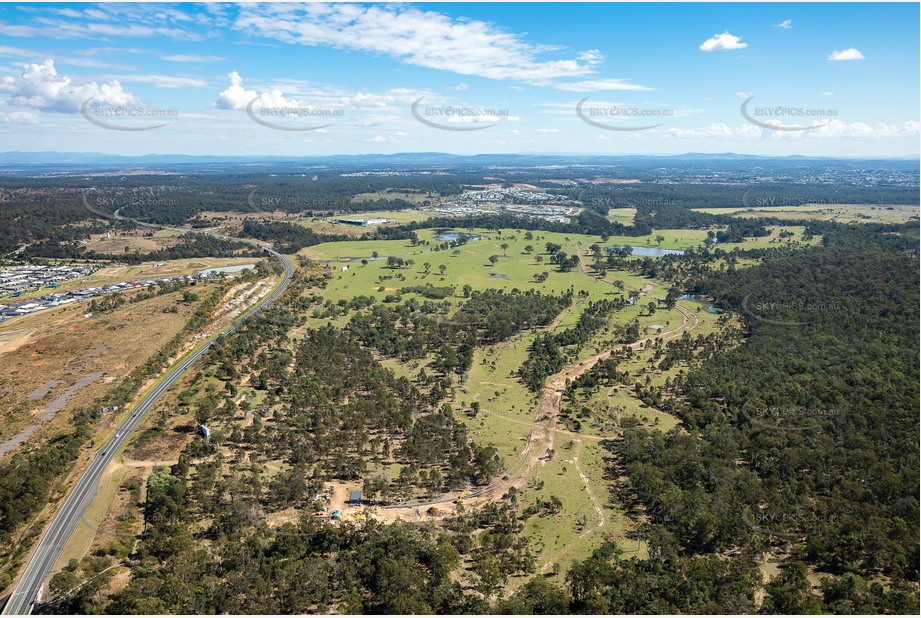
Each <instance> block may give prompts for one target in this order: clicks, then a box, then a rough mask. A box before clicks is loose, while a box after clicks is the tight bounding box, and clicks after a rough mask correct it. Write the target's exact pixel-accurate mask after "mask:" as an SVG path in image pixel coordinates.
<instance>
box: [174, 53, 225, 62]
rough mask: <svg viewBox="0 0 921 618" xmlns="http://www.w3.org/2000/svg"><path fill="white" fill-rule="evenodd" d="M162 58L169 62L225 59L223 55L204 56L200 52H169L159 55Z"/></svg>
mask: <svg viewBox="0 0 921 618" xmlns="http://www.w3.org/2000/svg"><path fill="white" fill-rule="evenodd" d="M160 58H161V59H162V60H168V61H169V62H220V61H221V60H227V58H224V57H223V56H206V55H200V54H171V55H168V56H160Z"/></svg>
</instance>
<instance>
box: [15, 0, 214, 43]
mask: <svg viewBox="0 0 921 618" xmlns="http://www.w3.org/2000/svg"><path fill="white" fill-rule="evenodd" d="M48 13H49V15H53V16H49V15H43V16H39V17H36V18H35V19H34V21H33V22H32V23H31V24H11V23H9V22H5V21H0V35H5V36H14V37H36V38H45V39H94V40H99V39H102V38H107V37H158V38H168V39H173V40H185V41H197V40H202V39H204V37H205V35H204V34H203V33H201V32H198V31H196V30H195V29H193V28H190V27H189V26H190V25H191V24H192V23H198V24H199V25H200V26H204V27H209V26H214V25H216V24H217V23H219V20H218V19H217V18H215V16H214V15H206V14H199V13H193V12H189V11H183V10H181V9H179V8H177V7H171V6H167V5H162V4H161V5H154V4H131V3H109V4H103V5H96V6H93V7H86V8H82V7H81V8H80V9H79V10H77V9H59V10H50V11H49V12H48ZM152 24H153V25H152Z"/></svg>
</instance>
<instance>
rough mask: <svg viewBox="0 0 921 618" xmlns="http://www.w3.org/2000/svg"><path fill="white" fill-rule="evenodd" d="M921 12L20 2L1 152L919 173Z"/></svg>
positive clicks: (9, 52)
mask: <svg viewBox="0 0 921 618" xmlns="http://www.w3.org/2000/svg"><path fill="white" fill-rule="evenodd" d="M918 23H919V5H918V4H917V3H901V4H896V3H891V4H883V3H866V4H864V3H848V4H828V3H799V4H780V3H778V4H762V3H758V4H754V3H744V4H741V3H740V4H726V3H714V4H693V3H683V4H657V3H635V4H634V3H611V4H596V3H591V4H589V3H585V4H571V3H567V4H563V3H533V4H524V3H509V4H494V3H476V4H464V3H402V4H369V3H334V4H320V3H310V4H287V3H285V4H282V3H272V4H248V3H244V4H223V3H222V4H201V5H198V4H140V3H138V4H132V3H129V4H68V3H55V4H45V3H36V4H3V5H0V152H2V151H14V150H21V151H46V150H47V151H61V152H101V153H109V154H122V155H142V154H152V153H158V154H190V155H202V154H209V155H234V156H237V155H239V156H263V155H286V156H290V155H293V156H325V155H332V154H372V153H373V154H377V153H384V154H387V153H396V152H448V153H455V154H484V153H555V154H563V153H580V154H681V153H687V152H705V153H722V152H735V153H744V154H755V155H777V156H783V155H803V156H840V157H904V156H911V157H918V156H919V122H918V118H919V108H921V96H919V77H918V76H919V29H918Z"/></svg>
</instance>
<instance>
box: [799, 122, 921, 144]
mask: <svg viewBox="0 0 921 618" xmlns="http://www.w3.org/2000/svg"><path fill="white" fill-rule="evenodd" d="M918 126H919V124H918V122H917V121H915V120H912V121H908V122H905V123H902V124H901V125H894V124H887V123H885V122H881V123H879V124H877V125H869V124H867V123H865V122H842V121H841V120H831V121H829V122H828V123H827V124H824V125H822V126H820V127H818V128H816V129H813V130H812V131H806V132H805V133H806V134H807V135H805V136H804V137H813V138H819V139H822V138H842V137H853V138H874V139H885V138H898V137H917V136H918Z"/></svg>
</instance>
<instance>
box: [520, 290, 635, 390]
mask: <svg viewBox="0 0 921 618" xmlns="http://www.w3.org/2000/svg"><path fill="white" fill-rule="evenodd" d="M625 306H626V302H625V301H624V300H623V299H622V298H621V299H618V300H608V299H602V300H599V301H595V302H590V303H589V304H588V306H587V307H586V308H585V310H584V311H583V312H582V315H580V316H579V321H578V322H576V324H575V325H573V326H571V327H569V328H567V329H566V330H563V331H560V332H559V333H539V334H538V335H537V336H536V337H535V338H534V342H533V343H532V344H531V347H530V349H529V350H528V358H527V359H526V360H525V361H524V364H523V365H522V366H521V368H520V369H519V370H518V375H519V376H521V381H522V382H524V384H525V386H527V387H528V389H529V390H531V391H533V392H538V391H540V389H542V388H543V387H544V381H545V380H546V379H547V376H550V375H553V374H554V373H556V372H558V371H560V370H562V369H563V367H564V366H565V364H566V357H565V355H564V350H563V348H565V347H567V346H575V345H581V344H583V343H585V342H587V341H588V340H589V339H591V337H592V335H594V334H595V333H596V332H598V331H599V330H600V329H601V328H603V327H604V326H605V325H606V324H607V323H608V320H607V318H608V316H609V315H610V314H611V313H612V312H614V311H617V310H620V309H623V308H624V307H625ZM624 343H629V342H624Z"/></svg>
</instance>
